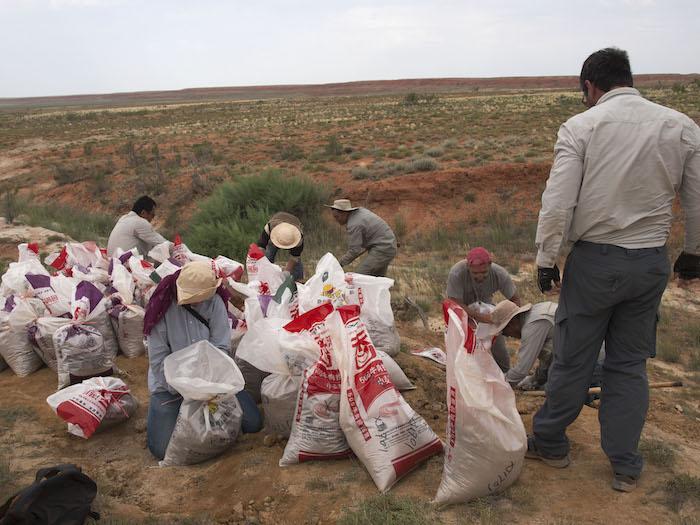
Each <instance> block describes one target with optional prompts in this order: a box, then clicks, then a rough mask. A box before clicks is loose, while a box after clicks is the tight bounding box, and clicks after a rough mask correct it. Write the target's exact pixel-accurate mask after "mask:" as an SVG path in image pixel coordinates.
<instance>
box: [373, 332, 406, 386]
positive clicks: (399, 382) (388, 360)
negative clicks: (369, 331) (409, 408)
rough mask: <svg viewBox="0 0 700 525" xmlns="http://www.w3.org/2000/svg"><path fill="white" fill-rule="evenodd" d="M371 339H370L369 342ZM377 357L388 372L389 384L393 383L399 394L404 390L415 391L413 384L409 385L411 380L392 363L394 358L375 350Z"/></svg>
mask: <svg viewBox="0 0 700 525" xmlns="http://www.w3.org/2000/svg"><path fill="white" fill-rule="evenodd" d="M371 339H372V338H371V337H370V340H371ZM377 355H378V356H379V357H380V358H381V360H382V362H383V363H384V367H385V368H386V371H387V372H389V378H390V379H391V382H392V383H394V386H395V387H396V389H397V390H399V391H400V392H403V391H405V390H415V388H416V387H415V386H414V385H413V383H411V380H410V379H409V378H408V377H406V374H405V373H404V371H403V370H402V369H401V367H400V366H399V364H398V363H397V362H396V361H394V358H393V357H391V356H390V355H388V354H385V353H384V352H382V351H381V350H377Z"/></svg>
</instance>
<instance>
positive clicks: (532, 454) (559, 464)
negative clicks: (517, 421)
mask: <svg viewBox="0 0 700 525" xmlns="http://www.w3.org/2000/svg"><path fill="white" fill-rule="evenodd" d="M525 457H526V458H529V459H539V460H540V461H541V462H542V463H544V464H545V465H549V466H550V467H554V468H566V467H568V466H569V464H570V463H571V458H570V457H569V454H565V455H563V456H545V455H543V454H542V453H541V452H540V451H539V450H537V447H536V446H535V436H527V452H525Z"/></svg>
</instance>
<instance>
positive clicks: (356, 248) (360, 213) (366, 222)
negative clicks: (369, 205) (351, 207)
mask: <svg viewBox="0 0 700 525" xmlns="http://www.w3.org/2000/svg"><path fill="white" fill-rule="evenodd" d="M345 227H346V229H347V231H348V251H347V252H345V254H344V255H343V256H342V257H341V258H340V259H339V261H338V262H340V265H341V266H345V265H346V264H350V263H351V262H352V261H354V260H355V259H357V258H358V257H359V256H360V255H362V254H363V253H364V252H365V251H367V250H370V249H376V250H380V251H386V252H387V253H389V252H392V251H393V252H396V237H395V236H394V232H393V231H392V230H391V228H390V227H389V225H388V224H387V223H386V222H385V221H384V219H382V218H381V217H379V216H378V215H376V214H374V213H372V212H371V211H369V210H368V209H366V208H358V209H357V210H355V211H353V212H350V217H349V218H348V222H347V224H346V225H345Z"/></svg>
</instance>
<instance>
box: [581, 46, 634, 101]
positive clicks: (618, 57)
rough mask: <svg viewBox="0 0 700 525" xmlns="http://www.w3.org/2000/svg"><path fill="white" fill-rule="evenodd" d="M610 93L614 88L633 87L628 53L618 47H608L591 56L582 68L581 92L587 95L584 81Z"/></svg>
mask: <svg viewBox="0 0 700 525" xmlns="http://www.w3.org/2000/svg"><path fill="white" fill-rule="evenodd" d="M586 80H588V81H589V82H591V83H593V84H595V85H596V87H597V88H598V89H600V90H602V91H605V92H608V91H610V90H611V89H612V88H613V87H622V86H627V87H632V84H633V82H632V68H631V67H630V59H629V56H627V51H623V50H622V49H618V48H616V47H606V48H605V49H601V50H600V51H596V52H595V53H593V54H592V55H591V56H589V57H588V58H587V59H586V61H585V62H584V63H583V67H582V68H581V76H580V78H579V82H580V84H581V91H583V92H584V93H586V86H585V84H584V81H586Z"/></svg>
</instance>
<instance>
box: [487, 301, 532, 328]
mask: <svg viewBox="0 0 700 525" xmlns="http://www.w3.org/2000/svg"><path fill="white" fill-rule="evenodd" d="M530 308H532V304H531V303H527V304H524V305H522V306H521V307H519V308H518V305H517V304H515V303H514V302H513V301H508V300H505V301H501V302H500V303H498V304H497V305H496V308H494V310H493V312H491V319H492V320H493V323H492V324H493V325H494V326H495V327H496V331H497V332H500V331H502V330H503V329H504V328H505V327H506V325H507V324H508V323H510V320H511V319H513V317H515V316H516V315H518V314H521V313H523V312H527V311H528V310H529V309H530Z"/></svg>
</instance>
